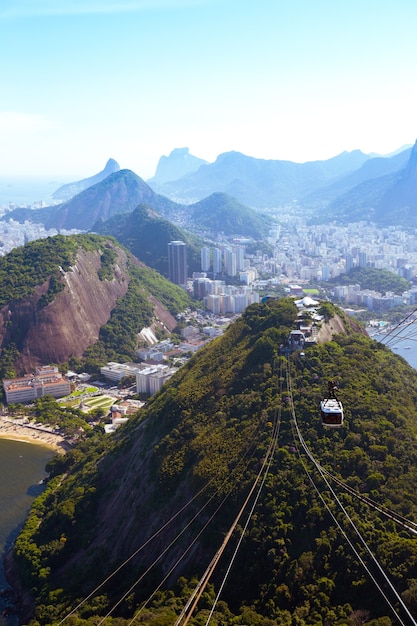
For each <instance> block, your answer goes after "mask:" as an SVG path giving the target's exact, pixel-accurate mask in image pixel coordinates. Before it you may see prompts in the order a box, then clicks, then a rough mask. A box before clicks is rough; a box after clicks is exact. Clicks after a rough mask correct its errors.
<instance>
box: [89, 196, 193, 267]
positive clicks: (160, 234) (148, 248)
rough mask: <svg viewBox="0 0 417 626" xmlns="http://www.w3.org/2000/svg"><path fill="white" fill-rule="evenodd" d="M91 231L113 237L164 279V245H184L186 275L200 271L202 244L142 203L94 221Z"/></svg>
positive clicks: (165, 247)
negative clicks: (171, 243) (172, 243)
mask: <svg viewBox="0 0 417 626" xmlns="http://www.w3.org/2000/svg"><path fill="white" fill-rule="evenodd" d="M93 230H94V231H95V232H97V233H100V234H102V235H113V236H114V237H116V239H117V240H118V241H120V243H122V244H123V245H124V246H126V248H128V249H129V250H130V251H131V252H132V254H134V255H135V256H136V257H137V258H138V259H140V260H141V261H142V262H143V263H146V265H148V266H149V267H152V268H154V269H155V270H157V271H158V272H160V273H161V274H162V275H163V276H168V244H169V242H170V241H175V240H178V239H180V240H181V241H184V242H185V243H186V244H187V261H188V267H189V275H190V276H191V275H192V273H193V272H198V271H200V270H201V257H200V250H201V247H202V245H203V242H200V241H199V240H198V239H197V238H196V237H195V236H193V235H191V234H190V233H186V232H185V231H184V230H182V229H181V228H179V227H178V226H176V225H175V224H173V223H172V222H170V221H168V220H166V219H164V218H163V217H161V215H159V214H158V213H157V212H156V211H154V210H153V209H152V208H151V207H150V206H147V205H146V204H140V205H139V206H137V207H136V208H135V209H134V210H133V211H132V212H131V213H123V214H120V215H117V216H114V217H112V218H110V219H108V220H106V221H104V222H103V221H101V222H97V223H96V224H95V225H94V227H93Z"/></svg>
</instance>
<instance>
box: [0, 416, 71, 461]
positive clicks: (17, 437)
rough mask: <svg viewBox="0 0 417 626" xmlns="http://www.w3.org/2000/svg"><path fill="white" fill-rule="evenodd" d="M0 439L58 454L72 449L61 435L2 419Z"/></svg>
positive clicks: (0, 420)
mask: <svg viewBox="0 0 417 626" xmlns="http://www.w3.org/2000/svg"><path fill="white" fill-rule="evenodd" d="M0 439H8V440H10V441H21V442H24V443H32V444H35V445H38V446H39V445H40V446H43V447H44V448H50V449H52V450H55V452H58V453H59V454H65V453H66V452H68V450H70V449H71V448H72V446H71V444H70V443H69V442H68V441H67V440H66V439H65V438H64V437H62V436H61V435H56V434H55V433H52V432H49V431H46V430H43V429H41V428H36V427H35V426H29V425H27V424H21V423H18V422H16V421H15V420H11V419H7V418H6V419H5V418H4V417H3V418H1V419H0Z"/></svg>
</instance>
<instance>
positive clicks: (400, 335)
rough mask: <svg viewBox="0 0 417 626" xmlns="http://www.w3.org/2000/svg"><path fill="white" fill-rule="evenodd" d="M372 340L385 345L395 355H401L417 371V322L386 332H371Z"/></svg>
mask: <svg viewBox="0 0 417 626" xmlns="http://www.w3.org/2000/svg"><path fill="white" fill-rule="evenodd" d="M369 334H370V336H371V337H372V339H375V340H376V341H378V342H380V343H383V344H384V345H386V346H387V348H390V350H392V352H394V354H399V355H400V356H402V357H403V359H405V360H406V361H407V363H409V364H410V365H411V367H413V368H414V369H415V370H417V322H416V321H413V322H410V323H406V324H402V325H401V326H399V327H395V328H391V329H388V330H387V331H385V332H378V333H372V332H369Z"/></svg>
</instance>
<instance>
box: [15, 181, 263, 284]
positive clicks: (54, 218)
mask: <svg viewBox="0 0 417 626" xmlns="http://www.w3.org/2000/svg"><path fill="white" fill-rule="evenodd" d="M141 205H145V206H146V207H148V210H147V218H146V228H147V229H148V228H149V224H150V216H151V215H152V216H153V217H152V221H153V225H152V232H153V238H154V239H155V241H153V242H152V243H150V244H149V245H150V246H151V248H152V247H153V248H154V247H155V245H157V247H158V248H159V249H160V242H161V241H165V239H166V235H167V234H168V233H170V237H171V239H169V240H172V238H174V239H175V238H179V236H178V232H179V231H178V227H179V226H181V227H182V231H181V232H182V236H181V237H180V238H181V239H184V238H185V233H184V228H186V229H188V230H190V231H198V232H199V233H207V234H208V235H212V236H213V235H216V236H218V235H219V234H220V233H221V234H224V235H245V236H247V237H252V238H253V239H255V240H259V239H262V238H263V237H264V236H266V234H267V232H268V229H269V228H270V227H271V223H272V220H271V218H268V217H265V216H263V215H259V214H258V212H256V211H255V210H254V209H251V208H249V207H247V206H245V205H243V204H242V203H240V202H237V200H235V199H234V198H232V197H230V196H227V195H226V194H223V193H216V194H212V195H211V196H210V197H209V198H206V199H205V200H203V201H201V202H198V203H196V204H192V205H185V204H179V203H176V202H173V201H172V200H170V199H168V198H166V197H165V196H162V195H160V194H157V193H156V192H154V191H153V190H152V189H151V187H150V186H149V185H148V184H147V183H145V181H143V180H142V179H141V178H140V177H139V176H137V175H136V174H135V173H134V172H132V171H131V170H119V171H117V172H114V173H113V174H110V175H109V176H107V178H105V179H104V180H103V181H101V182H99V183H96V184H95V185H92V186H91V187H89V188H88V189H86V190H84V191H82V192H81V193H79V194H78V195H76V196H74V197H73V198H71V199H70V200H68V201H67V202H64V203H62V204H60V205H57V206H52V207H46V208H43V209H36V210H33V209H27V208H20V209H15V210H14V211H12V212H10V213H7V215H6V216H4V217H3V219H9V218H10V217H12V218H13V219H14V220H16V221H19V222H21V223H23V222H24V221H26V220H28V221H31V222H36V223H41V224H43V225H44V226H45V228H47V229H58V230H62V229H65V230H72V229H75V230H80V231H89V230H93V231H95V232H100V233H103V234H114V235H115V236H117V235H116V233H119V236H120V237H121V239H120V241H122V242H123V243H124V244H125V245H126V246H127V247H129V249H131V250H132V251H133V250H135V252H134V254H136V255H137V256H138V258H140V259H141V260H143V261H144V262H145V263H148V264H149V265H150V266H151V267H159V269H161V267H162V266H163V267H164V266H165V265H166V262H167V261H166V253H167V252H166V249H164V254H163V258H162V257H161V252H159V253H158V255H157V257H156V258H155V259H153V261H151V259H150V258H149V256H148V252H149V249H148V246H147V245H145V243H144V238H143V236H141V235H140V234H139V231H138V230H137V229H138V223H136V226H135V227H133V226H132V224H131V221H132V220H133V221H135V220H136V221H137V217H138V215H139V213H136V214H135V215H133V216H132V215H131V214H132V212H134V211H135V209H137V208H138V207H139V206H141ZM140 214H141V215H142V217H143V215H144V212H143V210H142V211H141V212H140ZM129 216H130V217H129ZM108 220H109V223H108V225H106V222H107V221H108ZM165 221H168V222H170V224H169V225H167V224H166V223H165ZM174 224H175V225H176V226H174ZM156 225H158V228H156ZM142 226H144V223H143V222H142ZM123 233H125V234H123ZM132 238H133V242H132ZM188 238H189V239H190V236H188ZM135 241H136V242H139V241H140V242H141V244H140V246H139V247H138V246H137V245H136V244H135V243H134V242H135ZM129 242H130V243H131V244H132V245H133V248H132V245H129ZM146 250H147V251H148V252H147V253H145V254H143V253H144V251H146ZM144 257H145V258H144ZM146 257H148V258H146ZM196 269H197V268H196ZM163 273H166V272H165V271H164V272H163Z"/></svg>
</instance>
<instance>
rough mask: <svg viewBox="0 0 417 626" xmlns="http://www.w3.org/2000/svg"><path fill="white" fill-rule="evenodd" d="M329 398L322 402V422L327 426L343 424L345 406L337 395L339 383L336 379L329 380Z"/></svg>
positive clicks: (332, 426)
mask: <svg viewBox="0 0 417 626" xmlns="http://www.w3.org/2000/svg"><path fill="white" fill-rule="evenodd" d="M327 386H328V394H327V398H324V400H322V401H321V402H320V413H321V423H322V424H323V426H326V427H327V428H340V426H343V406H342V403H341V402H340V400H339V399H338V398H337V396H336V391H337V390H338V385H337V382H336V381H335V380H329V382H328V384H327Z"/></svg>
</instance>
